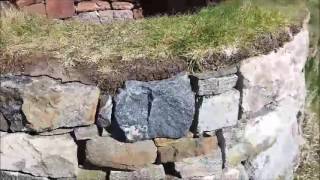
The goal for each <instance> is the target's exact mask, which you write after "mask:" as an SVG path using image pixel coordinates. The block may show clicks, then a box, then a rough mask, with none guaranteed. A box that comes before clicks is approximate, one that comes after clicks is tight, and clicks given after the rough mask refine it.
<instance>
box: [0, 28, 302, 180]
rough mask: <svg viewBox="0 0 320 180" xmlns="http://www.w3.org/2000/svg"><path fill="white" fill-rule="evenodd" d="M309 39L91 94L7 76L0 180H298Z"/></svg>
mask: <svg viewBox="0 0 320 180" xmlns="http://www.w3.org/2000/svg"><path fill="white" fill-rule="evenodd" d="M307 54H308V31H307V30H306V29H303V30H301V32H300V33H298V34H296V35H294V36H292V39H291V41H290V42H288V43H286V44H285V45H284V46H283V47H281V48H279V49H278V50H277V51H273V52H271V53H269V54H267V55H261V56H257V57H252V58H249V59H246V60H243V61H242V62H241V63H240V64H239V65H237V66H235V67H229V68H226V69H223V70H219V71H214V72H206V73H200V74H188V73H182V74H179V75H177V76H175V77H172V78H170V79H165V80H161V81H151V82H141V81H131V80H130V81H126V83H125V85H124V87H123V88H122V89H119V93H118V94H117V95H115V96H113V97H112V96H110V95H108V94H106V92H103V91H101V90H100V89H99V88H98V87H96V86H93V85H86V84H82V83H81V82H62V81H61V80H59V79H56V78H55V77H50V76H47V75H46V74H43V75H39V76H30V75H27V74H25V75H16V74H1V77H0V83H1V86H0V112H1V114H0V123H1V126H0V127H1V128H0V130H1V133H0V135H1V146H0V157H1V159H0V170H1V171H0V177H1V178H0V179H14V178H16V179H36V180H38V179H42V180H43V179H257V180H261V179H262V180H263V179H268V180H269V179H280V178H284V179H291V178H292V174H293V171H294V168H295V166H296V165H297V162H298V157H299V146H300V143H301V131H300V129H299V126H300V123H301V120H302V117H303V108H304V98H305V84H304V73H303V67H304V63H305V61H306V58H307Z"/></svg>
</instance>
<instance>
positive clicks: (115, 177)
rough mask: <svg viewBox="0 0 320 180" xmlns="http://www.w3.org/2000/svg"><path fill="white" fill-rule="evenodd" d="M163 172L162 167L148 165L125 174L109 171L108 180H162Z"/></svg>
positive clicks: (163, 177)
mask: <svg viewBox="0 0 320 180" xmlns="http://www.w3.org/2000/svg"><path fill="white" fill-rule="evenodd" d="M165 176H166V174H165V172H164V168H163V166H162V165H150V166H148V167H145V168H142V169H139V170H137V171H132V172H125V171H111V172H110V176H109V179H110V180H137V179H146V180H147V179H152V180H164V179H165Z"/></svg>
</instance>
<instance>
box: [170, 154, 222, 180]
mask: <svg viewBox="0 0 320 180" xmlns="http://www.w3.org/2000/svg"><path fill="white" fill-rule="evenodd" d="M174 165H175V170H176V171H177V172H178V173H179V175H180V177H181V178H182V179H203V178H209V179H221V176H222V156H221V152H220V150H219V149H218V150H216V151H215V152H214V153H213V154H210V155H208V156H199V157H192V158H186V159H183V160H182V161H179V162H175V163H174Z"/></svg>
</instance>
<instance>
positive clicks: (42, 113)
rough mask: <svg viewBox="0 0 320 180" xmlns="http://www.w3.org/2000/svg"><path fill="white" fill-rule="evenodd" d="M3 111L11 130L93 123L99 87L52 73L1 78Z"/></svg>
mask: <svg viewBox="0 0 320 180" xmlns="http://www.w3.org/2000/svg"><path fill="white" fill-rule="evenodd" d="M0 82H1V86H0V111H1V113H2V114H3V115H4V117H5V118H6V119H7V120H8V121H9V123H10V129H11V130H12V131H26V130H32V131H37V132H42V131H45V130H53V129H57V128H60V127H75V126H83V125H90V124H93V123H94V120H95V113H96V107H97V104H98V99H99V93H100V91H99V89H98V88H97V87H95V86H87V85H83V84H80V83H75V82H74V83H63V84H62V83H61V82H60V81H57V80H53V79H51V78H49V77H45V76H42V77H27V76H7V77H1V78H0Z"/></svg>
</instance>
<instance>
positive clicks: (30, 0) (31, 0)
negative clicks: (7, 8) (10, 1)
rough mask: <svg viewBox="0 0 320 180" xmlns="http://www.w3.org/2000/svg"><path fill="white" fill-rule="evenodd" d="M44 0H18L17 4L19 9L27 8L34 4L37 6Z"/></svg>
mask: <svg viewBox="0 0 320 180" xmlns="http://www.w3.org/2000/svg"><path fill="white" fill-rule="evenodd" d="M42 2H43V0H16V1H15V4H16V5H17V6H18V7H19V8H22V7H25V6H29V5H32V4H37V3H42Z"/></svg>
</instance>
